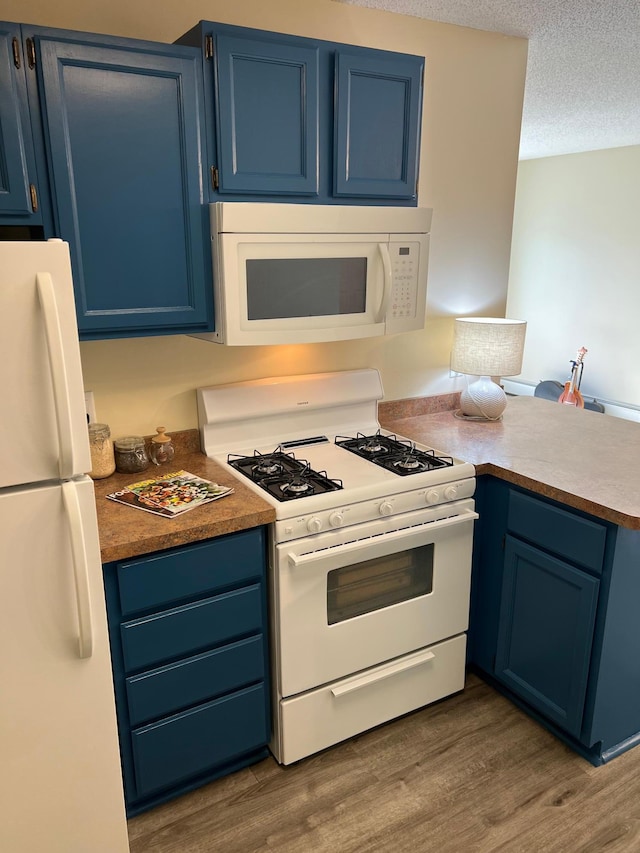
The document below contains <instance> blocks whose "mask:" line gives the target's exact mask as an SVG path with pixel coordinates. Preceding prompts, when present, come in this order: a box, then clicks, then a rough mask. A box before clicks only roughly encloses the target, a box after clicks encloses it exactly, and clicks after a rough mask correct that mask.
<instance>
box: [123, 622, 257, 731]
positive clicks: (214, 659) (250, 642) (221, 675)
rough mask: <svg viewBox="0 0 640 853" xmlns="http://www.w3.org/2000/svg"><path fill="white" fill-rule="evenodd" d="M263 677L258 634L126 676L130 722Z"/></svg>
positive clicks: (164, 713)
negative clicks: (139, 673) (157, 667)
mask: <svg viewBox="0 0 640 853" xmlns="http://www.w3.org/2000/svg"><path fill="white" fill-rule="evenodd" d="M264 677H265V672H264V642H263V638H262V635H260V634H259V635H258V636H257V637H249V638H247V639H245V640H239V641H238V642H236V643H231V644H230V645H228V646H223V647H222V648H219V649H214V650H213V651H208V652H204V653H203V654H200V655H195V656H193V657H190V658H187V659H186V660H181V661H179V662H178V663H171V664H168V665H167V666H163V667H160V668H159V669H152V670H150V671H149V672H144V673H142V674H141V675H132V676H130V677H129V678H127V679H126V685H127V702H128V705H129V721H130V723H131V725H132V726H139V725H140V724H141V723H144V722H147V721H148V720H153V719H157V718H159V717H166V716H167V715H168V714H175V713H176V711H179V710H181V709H182V708H188V707H190V706H192V705H198V704H200V703H201V702H205V701H207V700H208V699H214V698H216V697H217V696H222V695H224V694H225V693H231V691H233V690H238V689H239V688H240V687H243V686H244V685H246V684H253V683H254V682H256V681H262V680H263V679H264Z"/></svg>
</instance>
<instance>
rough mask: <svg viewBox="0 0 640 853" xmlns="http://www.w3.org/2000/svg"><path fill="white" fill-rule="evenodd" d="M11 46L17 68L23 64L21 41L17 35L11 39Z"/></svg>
mask: <svg viewBox="0 0 640 853" xmlns="http://www.w3.org/2000/svg"><path fill="white" fill-rule="evenodd" d="M11 47H12V49H13V64H14V65H15V66H16V68H20V66H21V65H22V61H21V59H20V42H19V41H18V39H17V38H16V37H15V36H14V37H13V39H12V40H11Z"/></svg>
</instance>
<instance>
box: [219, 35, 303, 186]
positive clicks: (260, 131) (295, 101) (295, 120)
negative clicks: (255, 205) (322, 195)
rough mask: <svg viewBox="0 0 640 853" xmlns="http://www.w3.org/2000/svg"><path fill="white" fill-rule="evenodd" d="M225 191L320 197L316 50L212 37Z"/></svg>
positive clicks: (293, 42) (221, 182)
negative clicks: (213, 40) (213, 39)
mask: <svg viewBox="0 0 640 853" xmlns="http://www.w3.org/2000/svg"><path fill="white" fill-rule="evenodd" d="M214 57H215V74H216V80H215V89H216V106H217V143H218V171H219V178H218V180H219V186H218V191H219V192H220V193H264V194H268V195H270V196H280V195H311V196H313V195H317V193H318V49H317V48H315V47H313V46H311V45H309V46H306V45H302V44H299V43H297V41H296V40H295V39H290V40H288V39H287V38H286V37H285V36H283V37H282V38H281V39H280V40H275V41H274V40H273V39H268V38H265V39H260V38H257V37H254V38H251V37H246V38H245V37H237V36H234V35H228V34H221V33H218V34H216V36H215V48H214Z"/></svg>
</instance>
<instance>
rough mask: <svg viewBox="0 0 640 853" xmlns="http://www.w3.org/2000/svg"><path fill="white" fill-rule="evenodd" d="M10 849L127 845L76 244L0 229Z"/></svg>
mask: <svg viewBox="0 0 640 853" xmlns="http://www.w3.org/2000/svg"><path fill="white" fill-rule="evenodd" d="M0 343H1V346H0V803H2V817H1V819H0V850H2V851H7V853H45V851H46V853H126V851H128V850H129V844H128V839H127V824H126V818H125V807H124V797H123V789H122V777H121V771H120V757H119V751H118V735H117V728H116V716H115V704H114V694H113V682H112V677H111V662H110V655H109V642H108V634H107V621H106V611H105V600H104V591H103V586H102V569H101V564H100V547H99V541H98V528H97V522H96V512H95V502H94V492H93V482H92V480H91V479H90V478H89V477H88V476H87V475H86V473H85V472H86V471H89V470H90V467H91V464H90V453H89V442H88V438H87V428H86V416H85V407H84V389H83V382H82V368H81V364H80V349H79V345H78V331H77V326H76V319H75V309H74V301H73V283H72V277H71V266H70V263H69V249H68V246H67V244H66V243H63V242H62V241H60V240H49V241H46V242H24V243H17V242H0Z"/></svg>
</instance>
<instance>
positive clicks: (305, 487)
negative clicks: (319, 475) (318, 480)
mask: <svg viewBox="0 0 640 853" xmlns="http://www.w3.org/2000/svg"><path fill="white" fill-rule="evenodd" d="M280 491H281V492H293V493H294V494H295V496H296V497H299V496H300V495H305V494H306V493H307V492H311V491H313V486H312V485H311V483H309V482H307V481H306V480H303V479H302V477H298V476H294V477H292V479H291V480H289V481H288V482H286V483H281V484H280Z"/></svg>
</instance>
